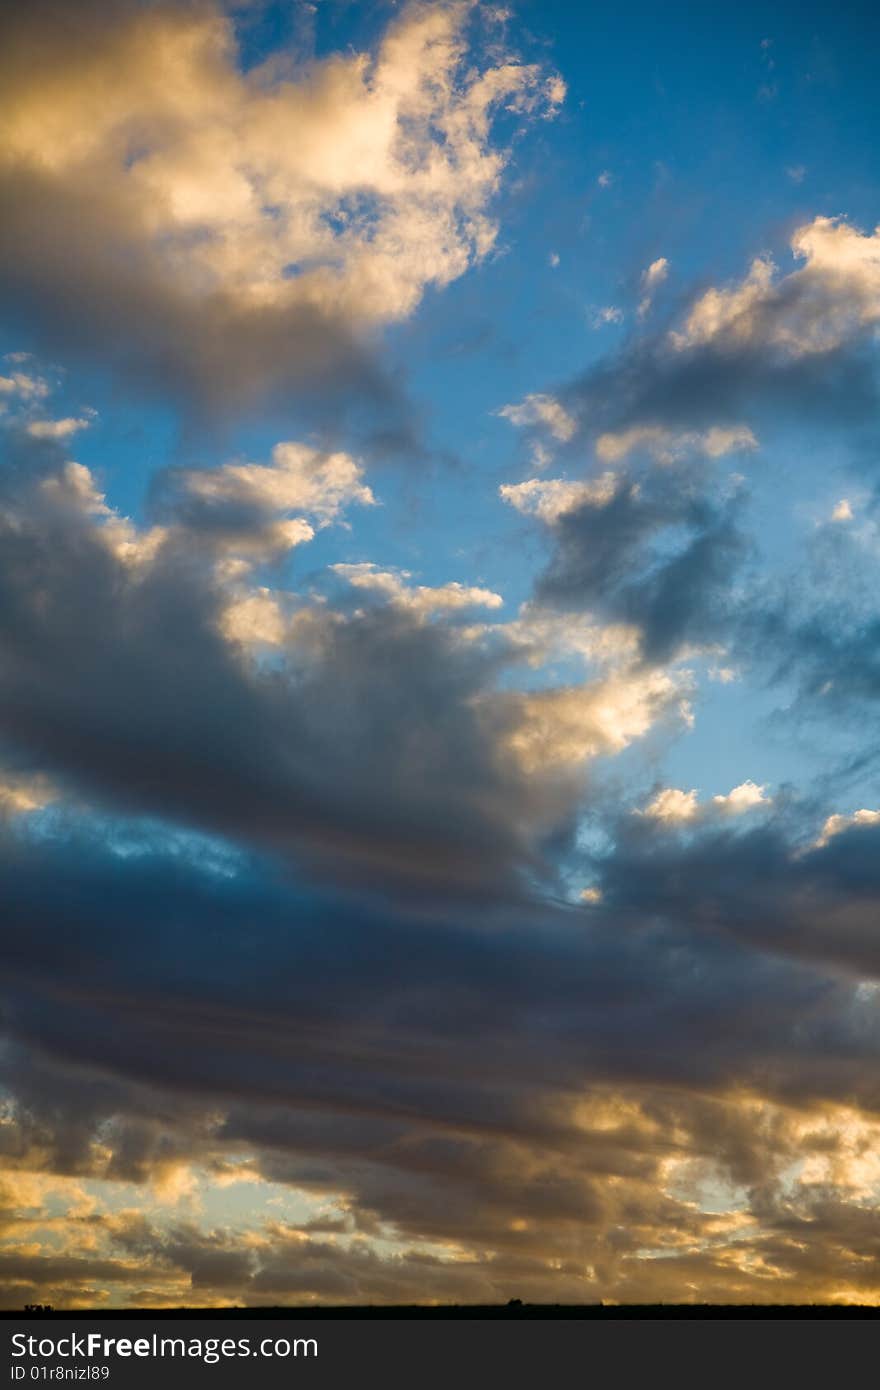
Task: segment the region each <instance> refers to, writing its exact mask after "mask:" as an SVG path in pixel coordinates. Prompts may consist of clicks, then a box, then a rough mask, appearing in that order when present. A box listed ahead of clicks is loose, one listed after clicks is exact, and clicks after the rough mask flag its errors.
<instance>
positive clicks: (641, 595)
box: [526, 468, 747, 662]
mask: <svg viewBox="0 0 880 1390" xmlns="http://www.w3.org/2000/svg"><path fill="white" fill-rule="evenodd" d="M606 477H607V475H606ZM601 481H602V480H600V482H601ZM592 486H593V487H595V486H596V484H595V483H594V484H593V485H592ZM608 487H610V489H611V495H610V497H609V496H607V495H606V490H607V489H606V487H605V485H604V484H603V486H602V499H601V500H602V505H601V506H598V507H597V506H596V505H595V501H594V499H593V497H592V496H590V495H589V494H588V495H587V496H586V499H583V498H582V499H580V505H578V499H577V498H576V497H571V498H570V499H569V502H570V503H571V505H566V506H564V507H563V508H562V509H561V510H560V509H557V510H556V511H555V513H554V516H553V527H552V533H551V535H552V549H551V554H550V561H549V564H548V565H547V567H546V569H545V570H544V572H543V574H542V575H541V576H540V577H539V579H538V582H537V586H536V597H537V598H538V599H539V600H540V601H541V602H542V603H544V604H547V605H550V606H556V607H557V608H560V609H564V610H567V611H570V612H571V611H574V612H576V611H586V612H591V613H593V614H595V615H598V616H599V617H600V618H601V620H602V621H603V622H606V623H607V622H610V623H621V624H624V625H627V626H632V627H635V628H637V629H639V630H640V632H641V634H642V649H643V653H644V655H645V657H646V658H647V659H648V660H650V661H653V662H657V661H665V660H668V659H670V658H673V657H674V656H675V655H676V653H679V652H681V651H682V650H683V649H684V647H685V646H686V645H688V644H697V645H699V644H700V643H704V642H712V643H717V642H718V640H719V635H720V634H721V633H722V632H723V631H724V629H725V627H726V626H727V623H728V621H729V618H730V617H731V616H732V615H731V612H730V610H731V605H732V603H733V597H732V594H731V585H730V580H731V577H732V575H733V574H734V573H735V571H736V569H737V567H738V566H739V564H740V563H741V560H742V558H743V556H744V553H745V552H746V548H747V547H746V541H745V538H744V536H743V534H742V533H741V531H740V528H739V524H738V515H739V512H740V510H741V505H742V499H741V497H739V496H738V495H737V494H736V493H734V494H733V495H732V496H731V495H730V494H729V493H728V494H727V495H725V492H724V489H723V487H721V488H715V489H714V494H715V495H713V488H712V486H711V485H710V484H707V483H705V481H704V480H702V479H698V478H696V477H694V476H692V475H690V474H688V473H687V472H685V473H684V475H682V474H681V473H680V472H679V471H678V470H677V469H673V468H670V469H669V470H665V469H664V470H663V472H662V473H658V472H657V471H651V472H646V473H645V474H643V475H642V476H640V477H638V478H637V479H636V478H633V477H632V476H629V475H627V474H620V475H618V476H617V477H616V479H612V480H611V481H610V482H609V484H608ZM532 495H533V496H537V497H539V498H540V494H539V493H537V492H535V493H533V494H532ZM563 495H564V494H563ZM526 496H529V497H530V500H531V495H530V494H526ZM533 505H534V504H533Z"/></svg>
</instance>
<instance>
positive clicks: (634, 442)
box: [596, 425, 758, 463]
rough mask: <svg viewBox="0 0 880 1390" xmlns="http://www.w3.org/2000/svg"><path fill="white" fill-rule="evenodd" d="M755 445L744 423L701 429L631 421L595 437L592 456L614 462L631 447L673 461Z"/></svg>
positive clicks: (717, 456)
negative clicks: (626, 425)
mask: <svg viewBox="0 0 880 1390" xmlns="http://www.w3.org/2000/svg"><path fill="white" fill-rule="evenodd" d="M757 447H758V441H757V440H756V439H755V436H754V435H753V434H752V431H751V430H750V429H749V428H748V426H746V425H738V426H733V427H731V428H723V427H721V426H713V428H711V429H708V430H704V431H702V432H696V431H675V430H671V429H669V428H667V427H666V426H663V425H633V426H631V427H630V428H629V429H626V430H621V431H619V432H617V433H613V432H609V433H606V434H601V435H600V436H599V438H598V439H597V440H596V457H597V458H598V459H601V461H602V462H603V463H618V462H619V461H620V460H621V459H624V458H626V457H627V456H628V455H629V454H631V453H633V451H634V450H637V449H643V450H645V451H646V452H647V453H649V454H650V455H651V457H652V458H654V459H656V460H657V462H658V463H673V462H675V461H676V460H678V459H682V458H686V457H687V455H688V454H691V453H698V454H704V455H705V456H706V458H723V457H724V455H725V454H729V453H733V452H735V451H739V450H744V449H756V448H757Z"/></svg>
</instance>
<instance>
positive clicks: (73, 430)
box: [26, 416, 92, 439]
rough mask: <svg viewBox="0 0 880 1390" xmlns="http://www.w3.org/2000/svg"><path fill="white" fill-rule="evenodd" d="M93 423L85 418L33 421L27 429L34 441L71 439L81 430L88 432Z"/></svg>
mask: <svg viewBox="0 0 880 1390" xmlns="http://www.w3.org/2000/svg"><path fill="white" fill-rule="evenodd" d="M91 423H92V422H91V420H90V419H88V418H85V417H82V418H79V419H74V418H73V417H72V416H68V417H66V418H65V419H64V420H32V421H31V422H30V424H29V425H27V427H26V428H27V432H28V434H30V435H33V437H34V439H70V438H71V437H72V436H73V435H75V434H78V433H79V431H80V430H87V429H88V427H89V425H90V424H91Z"/></svg>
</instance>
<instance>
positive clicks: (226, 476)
mask: <svg viewBox="0 0 880 1390" xmlns="http://www.w3.org/2000/svg"><path fill="white" fill-rule="evenodd" d="M183 479H184V486H185V488H186V490H187V491H188V492H190V493H192V494H193V496H196V497H201V498H203V499H205V500H206V501H212V502H231V503H240V504H242V505H244V506H249V507H254V508H256V509H258V510H260V511H278V512H294V511H295V512H305V513H306V514H307V515H309V516H311V517H315V518H316V519H317V521H318V524H319V525H321V526H326V525H328V524H329V523H330V522H331V521H334V520H335V519H336V518H337V517H338V515H339V513H340V511H341V510H342V508H343V507H344V506H346V505H348V504H349V503H353V502H356V503H359V504H360V505H361V506H374V505H375V503H376V499H375V497H374V496H373V493H372V491H371V490H370V488H369V487H367V486H366V484H365V483H364V482H363V481H362V480H363V468H362V467H361V465H360V464H359V463H357V462H356V460H355V459H353V458H352V457H351V455H349V454H345V453H330V454H328V453H324V452H322V451H321V450H320V449H314V448H312V447H311V445H308V444H297V443H293V442H289V441H287V442H284V443H281V444H276V445H275V447H274V449H273V450H272V462H271V464H259V463H227V464H223V465H222V466H221V467H220V468H212V469H204V470H201V471H198V472H196V471H192V472H188V473H186V474H184V475H183ZM302 529H303V528H302V526H300V527H299V528H296V527H294V529H293V531H292V533H291V534H292V535H293V536H294V537H296V536H301V535H302ZM306 539H307V537H306ZM294 543H295V540H294Z"/></svg>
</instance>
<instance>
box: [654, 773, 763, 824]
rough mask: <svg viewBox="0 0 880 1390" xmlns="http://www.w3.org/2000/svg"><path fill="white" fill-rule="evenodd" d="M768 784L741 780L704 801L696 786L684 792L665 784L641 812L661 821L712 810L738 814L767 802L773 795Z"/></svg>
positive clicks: (694, 816)
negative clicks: (769, 791)
mask: <svg viewBox="0 0 880 1390" xmlns="http://www.w3.org/2000/svg"><path fill="white" fill-rule="evenodd" d="M765 790H766V788H765V787H759V786H758V785H757V783H755V782H752V781H748V782H741V783H740V785H739V786H738V787H733V788H732V789H731V790H730V791H729V792H727V794H726V795H718V796H713V797H712V800H711V801H709V802H701V801H700V799H699V794H698V792H697V791H696V790H694V789H691V791H688V792H684V791H681V790H680V789H679V788H678V787H664V788H662V789H661V790H660V791H658V792H657V793H656V795H655V796H654V797H653V798H652V799H651V801H649V802H648V804H647V806H645V808H644V810H643V811H642V812H641V814H642V815H645V816H648V817H650V818H651V819H653V820H659V821H672V822H674V821H694V820H696V819H697V818H698V817H699V816H705V815H709V814H711V813H712V812H717V813H721V814H722V815H727V816H738V815H741V814H742V813H743V812H744V811H750V810H752V809H753V808H754V807H755V806H767V805H769V803H770V798H769V797H767V796H765V795H764V792H765Z"/></svg>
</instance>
